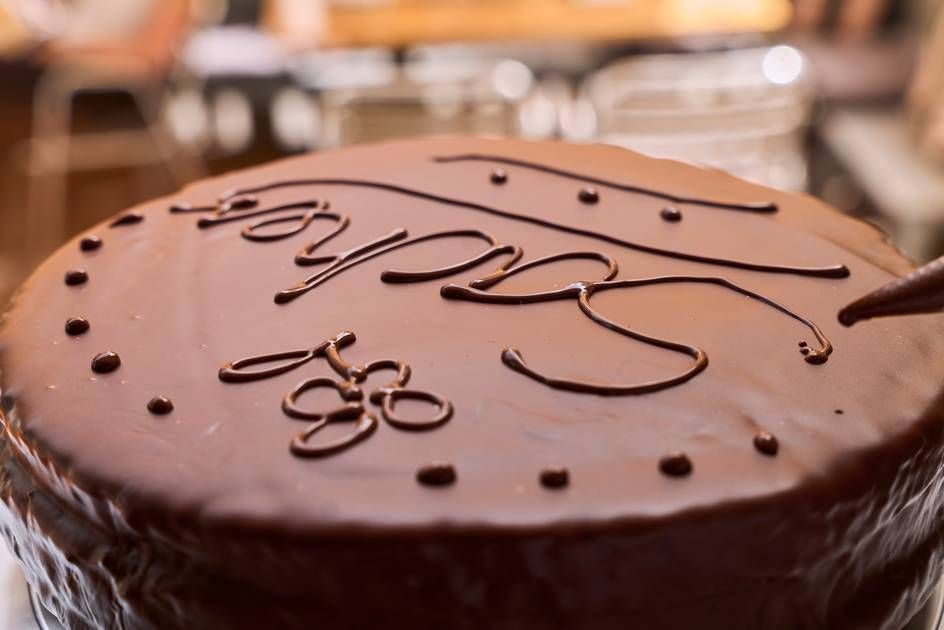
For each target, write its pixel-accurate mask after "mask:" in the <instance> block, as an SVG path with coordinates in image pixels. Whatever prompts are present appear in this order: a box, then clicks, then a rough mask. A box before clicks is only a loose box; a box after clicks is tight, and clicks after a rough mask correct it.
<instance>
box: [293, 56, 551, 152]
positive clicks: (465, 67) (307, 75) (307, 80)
mask: <svg viewBox="0 0 944 630" xmlns="http://www.w3.org/2000/svg"><path fill="white" fill-rule="evenodd" d="M405 57H406V58H405V60H404V61H403V62H402V63H397V60H396V59H394V58H393V56H392V55H390V54H389V53H387V52H385V51H381V50H371V51H350V52H348V51H345V52H339V51H334V52H327V53H311V54H310V55H309V56H308V57H307V58H306V59H304V60H303V61H302V62H301V63H300V64H299V65H298V67H297V68H296V71H295V77H296V80H297V81H298V82H299V84H301V85H303V86H305V87H306V88H307V89H309V90H310V91H312V92H314V93H315V94H316V98H317V102H318V112H319V117H320V125H319V126H320V137H319V144H320V145H321V146H339V145H345V144H351V143H357V142H368V141H376V140H383V139H387V138H393V137H402V136H415V135H425V134H438V133H476V134H503V135H516V134H517V133H518V131H519V129H520V124H519V113H520V107H521V104H522V103H523V102H524V100H525V98H526V97H527V96H528V95H529V93H530V92H531V89H532V86H533V84H534V76H533V74H532V72H531V70H530V69H529V68H528V67H527V66H525V65H524V64H522V63H521V62H518V61H515V60H512V59H496V58H490V57H488V56H485V55H478V54H476V53H475V51H474V49H472V50H469V49H467V48H465V47H450V46H442V47H431V48H424V49H417V50H414V51H412V52H410V53H408V54H407V55H405Z"/></svg>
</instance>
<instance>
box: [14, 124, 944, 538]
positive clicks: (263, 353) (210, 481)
mask: <svg viewBox="0 0 944 630" xmlns="http://www.w3.org/2000/svg"><path fill="white" fill-rule="evenodd" d="M221 200H222V201H221ZM909 268H910V265H909V263H908V262H907V261H906V260H905V259H904V258H902V257H901V256H900V255H899V254H897V253H896V252H895V250H894V249H893V248H892V247H891V246H889V245H887V244H886V243H885V241H884V238H883V237H882V235H880V234H879V233H878V232H877V231H876V230H875V229H874V228H872V227H871V226H868V225H866V224H864V223H861V222H858V221H855V220H852V219H849V218H847V217H845V216H842V215H841V214H839V213H838V212H836V211H834V210H832V209H830V208H828V207H826V206H824V205H822V204H821V203H819V202H817V201H815V200H813V199H811V198H808V197H805V196H799V195H793V194H787V193H782V192H777V191H773V190H769V189H765V188H762V187H759V186H755V185H752V184H748V183H744V182H741V181H739V180H736V179H734V178H732V177H730V176H727V175H724V174H721V173H718V172H715V171H709V170H704V169H699V168H696V167H693V166H688V165H683V164H679V163H674V162H668V161H661V160H653V159H650V158H646V157H643V156H640V155H637V154H634V153H631V152H628V151H624V150H621V149H616V148H610V147H601V146H572V145H565V144H556V143H528V142H523V141H512V140H493V139H481V138H461V139H457V138H433V139H424V140H415V141H403V142H396V143H389V144H381V145H373V146H363V147H354V148H349V149H344V150H341V151H336V152H325V153H320V154H313V155H308V156H304V157H299V158H294V159H289V160H285V161H280V162H276V163H273V164H270V165H267V166H263V167H260V168H255V169H251V170H247V171H243V172H238V173H233V174H230V175H227V176H224V177H219V178H215V179H209V180H204V181H202V182H199V183H197V184H194V185H193V186H191V187H189V188H187V189H185V190H183V191H182V192H181V193H180V194H179V195H175V196H173V197H172V198H167V199H160V200H156V201H154V202H150V203H147V204H144V205H142V206H139V207H137V208H135V209H133V210H132V211H129V212H126V213H123V214H122V215H119V216H118V217H117V218H116V219H114V220H111V221H109V222H106V223H103V224H100V225H98V226H96V227H95V228H93V229H92V230H89V231H88V232H87V233H85V234H83V235H81V236H80V237H79V238H77V239H76V240H75V241H73V242H70V243H68V244H67V245H65V246H64V247H63V248H62V249H61V250H59V251H58V252H57V253H56V254H55V255H54V256H52V257H51V258H50V259H49V260H48V261H47V262H45V263H44V264H43V265H42V266H41V267H40V269H39V270H37V271H36V273H35V274H34V275H33V276H32V277H31V278H30V279H29V280H28V281H27V282H26V283H25V285H24V286H23V288H22V289H21V291H20V293H19V294H18V296H17V297H16V298H15V300H14V301H13V303H12V305H11V307H10V309H9V311H8V312H7V315H6V319H5V322H4V325H3V328H2V332H0V352H2V354H0V368H2V375H0V378H2V387H3V394H4V409H5V411H4V413H5V416H6V417H7V419H8V420H9V421H10V424H11V426H12V434H13V435H15V436H19V437H18V438H17V439H18V441H19V443H20V444H28V445H29V449H31V450H32V452H33V453H35V454H36V455H37V456H38V457H37V461H46V462H49V463H51V465H52V467H53V468H54V469H55V470H56V471H57V475H59V476H60V477H59V480H60V481H61V480H62V479H64V480H66V481H67V482H69V483H67V484H65V485H66V486H73V485H74V486H75V487H78V488H81V489H82V491H83V492H87V493H89V494H90V495H92V496H102V497H108V498H109V500H110V501H111V502H112V503H113V504H114V505H116V506H117V508H118V510H117V513H120V514H122V515H123V517H124V518H126V519H128V520H129V521H131V522H137V521H142V522H144V521H147V522H154V521H156V520H162V519H168V520H171V519H178V520H179V519H185V518H191V519H194V520H196V521H199V522H200V523H203V524H204V525H206V526H208V527H210V526H220V527H227V526H232V525H236V526H239V527H247V526H258V527H261V528H273V527H274V528H279V529H280V530H284V531H301V532H307V531H312V530H321V531H328V530H331V531H352V530H351V528H357V527H361V526H363V527H387V528H394V529H395V528H407V529H408V528H415V527H423V526H425V525H428V524H430V523H440V524H445V525H452V526H456V527H462V526H468V527H486V528H487V527H493V526H502V527H512V528H516V527H521V528H527V527H541V526H547V525H549V524H554V523H561V522H572V523H605V522H612V521H614V520H621V519H641V520H645V519H657V518H659V517H663V516H666V515H671V514H674V513H678V512H681V511H685V510H689V509H693V508H707V507H712V506H718V505H722V504H729V503H731V504H733V503H734V502H738V503H740V502H745V501H748V502H749V501H755V500H764V499H767V498H770V497H773V496H775V495H777V494H779V493H785V492H795V491H801V490H803V489H804V488H807V487H812V486H813V485H816V484H823V483H826V484H829V483H832V482H835V483H841V480H842V479H843V478H844V475H846V474H847V471H848V465H849V463H850V462H854V461H855V460H854V458H855V456H856V454H860V453H866V452H875V450H876V449H882V448H883V445H885V444H887V443H888V442H889V441H890V440H893V439H894V438H895V437H896V436H899V435H902V434H904V433H907V432H908V431H910V430H912V428H913V427H914V426H915V424H916V423H918V422H919V420H920V419H921V418H922V416H923V415H924V414H925V413H926V411H927V410H928V409H929V407H930V406H931V405H932V403H933V401H934V400H935V399H936V398H937V396H938V394H939V392H940V389H941V383H942V382H944V380H942V379H944V363H942V362H941V361H939V360H937V361H935V357H939V356H941V354H942V352H944V335H942V334H941V333H942V332H944V330H942V326H941V325H940V322H939V321H937V320H935V319H934V318H932V317H906V318H897V319H889V320H878V321H874V322H867V323H863V324H860V325H858V326H856V327H855V328H852V329H845V328H843V327H842V326H841V325H839V324H838V322H837V321H836V313H837V311H838V309H839V308H840V307H841V306H843V305H844V304H846V303H847V302H849V301H850V300H852V299H854V298H856V297H859V296H861V295H863V294H864V293H866V292H868V291H869V290H871V289H874V288H875V287H877V286H879V285H881V284H883V283H885V282H887V281H888V280H889V279H891V278H892V277H894V276H895V275H900V274H901V273H903V272H904V271H906V270H907V269H909Z"/></svg>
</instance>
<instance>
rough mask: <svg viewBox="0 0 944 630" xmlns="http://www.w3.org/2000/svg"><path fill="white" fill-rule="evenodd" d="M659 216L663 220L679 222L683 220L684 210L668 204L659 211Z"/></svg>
mask: <svg viewBox="0 0 944 630" xmlns="http://www.w3.org/2000/svg"><path fill="white" fill-rule="evenodd" d="M659 216H660V217H662V220H663V221H668V222H669V223H678V222H679V221H681V220H682V211H681V210H679V209H678V208H676V207H675V206H666V207H664V208H662V210H661V211H659Z"/></svg>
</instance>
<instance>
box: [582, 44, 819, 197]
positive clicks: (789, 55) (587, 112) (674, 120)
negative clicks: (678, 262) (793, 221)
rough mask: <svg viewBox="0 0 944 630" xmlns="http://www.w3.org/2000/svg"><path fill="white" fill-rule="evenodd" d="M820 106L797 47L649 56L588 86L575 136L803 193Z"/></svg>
mask: <svg viewBox="0 0 944 630" xmlns="http://www.w3.org/2000/svg"><path fill="white" fill-rule="evenodd" d="M811 106H812V89H811V83H810V81H809V77H808V72H807V63H806V60H805V59H804V57H803V55H802V54H801V53H800V52H799V51H798V50H796V49H795V48H792V47H790V46H775V47H772V48H750V49H743V50H730V51H724V52H710V53H681V54H662V55H640V56H634V57H629V58H626V59H623V60H620V61H617V62H615V63H613V64H610V65H609V66H606V67H604V68H603V69H602V70H600V71H598V72H597V73H595V74H594V75H592V76H591V77H590V78H589V79H588V80H587V81H586V82H585V84H584V85H583V86H582V89H581V94H580V97H579V99H578V102H577V103H576V104H575V107H574V112H575V114H579V115H573V116H571V118H572V120H570V121H569V124H568V125H565V134H566V135H568V136H569V137H572V138H574V139H589V138H590V137H592V138H594V139H596V140H597V141H600V142H605V143H608V144H615V145H619V146H623V147H626V148H630V149H633V150H636V151H640V152H643V153H647V154H650V155H654V156H657V157H666V158H672V159H677V160H683V161H687V162H692V163H696V164H701V165H705V166H711V167H715V168H719V169H722V170H725V171H728V172H730V173H732V174H734V175H737V176H739V177H743V178H745V179H749V180H752V181H756V182H758V183H762V184H765V185H768V186H773V187H776V188H781V189H786V190H803V189H804V188H805V187H806V183H807V161H806V157H805V151H804V135H805V131H806V128H807V126H808V123H809V120H810V114H811ZM568 126H569V127H570V128H571V129H572V130H574V131H573V132H571V133H568V128H567V127H568ZM580 136H583V137H580Z"/></svg>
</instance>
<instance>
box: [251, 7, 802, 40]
mask: <svg viewBox="0 0 944 630" xmlns="http://www.w3.org/2000/svg"><path fill="white" fill-rule="evenodd" d="M791 14H792V9H791V3H790V0H584V1H578V0H479V1H469V0H453V1H449V0H439V1H434V0H425V1H424V0H400V1H396V0H388V1H386V2H363V1H362V2H350V1H348V2H324V3H321V2H312V1H311V0H264V2H263V24H264V26H265V28H267V29H268V30H269V31H270V32H271V33H273V34H274V35H276V36H278V37H279V38H281V39H282V40H283V41H285V42H287V43H289V44H290V45H292V46H296V47H325V48H330V47H354V46H392V47H402V46H408V45H412V44H421V43H437V42H450V41H463V42H472V41H477V42H481V41H527V40H531V41H535V40H538V41H549V40H566V41H607V40H609V41H614V40H621V41H627V40H641V39H654V38H661V37H681V36H689V35H704V34H732V33H747V32H751V33H758V32H772V31H777V30H779V29H782V28H784V27H785V26H786V25H787V23H788V22H789V20H790V16H791Z"/></svg>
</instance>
